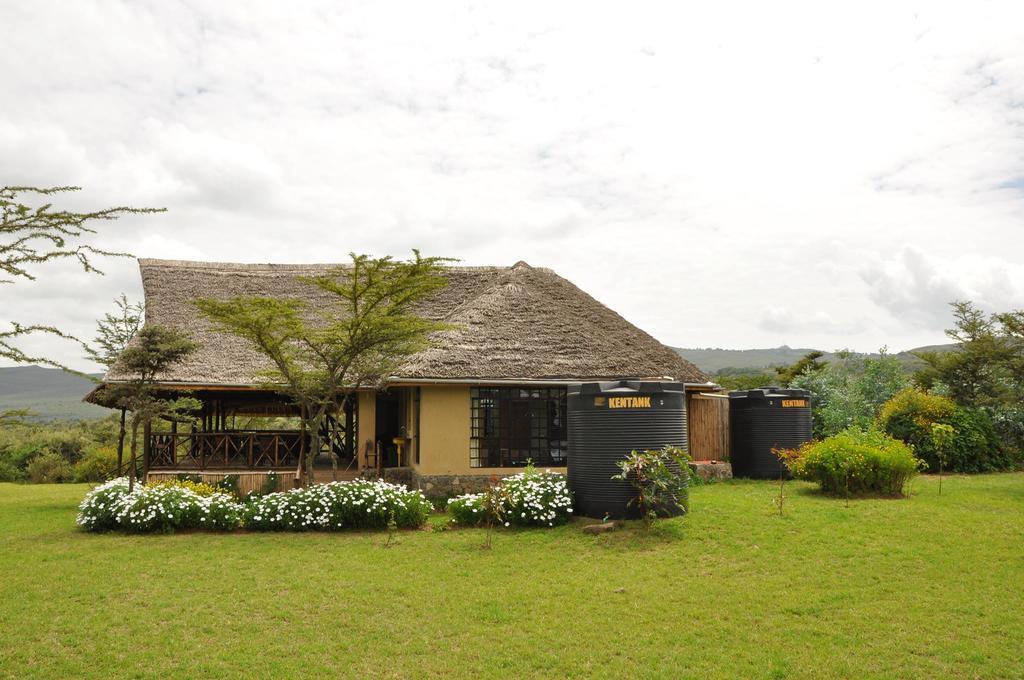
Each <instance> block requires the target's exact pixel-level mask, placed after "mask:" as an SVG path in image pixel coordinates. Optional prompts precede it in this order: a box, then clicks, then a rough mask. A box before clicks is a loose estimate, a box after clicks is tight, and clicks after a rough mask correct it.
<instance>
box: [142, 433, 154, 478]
mask: <svg viewBox="0 0 1024 680" xmlns="http://www.w3.org/2000/svg"><path fill="white" fill-rule="evenodd" d="M152 434H153V423H152V421H150V420H147V421H146V423H145V424H144V425H143V426H142V478H143V479H145V478H146V477H147V476H148V475H149V445H150V440H151V439H152V436H151V435H152Z"/></svg>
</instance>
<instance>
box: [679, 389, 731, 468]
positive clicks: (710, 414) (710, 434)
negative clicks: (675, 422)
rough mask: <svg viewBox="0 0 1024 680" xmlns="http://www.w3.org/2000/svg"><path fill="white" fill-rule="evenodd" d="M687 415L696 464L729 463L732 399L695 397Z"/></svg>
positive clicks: (690, 403)
mask: <svg viewBox="0 0 1024 680" xmlns="http://www.w3.org/2000/svg"><path fill="white" fill-rule="evenodd" d="M688 405H689V412H688V413H687V416H688V422H687V426H688V429H689V440H690V455H691V456H692V457H693V459H694V460H703V461H708V460H729V399H728V397H725V396H721V397H711V396H706V395H703V394H695V395H693V396H691V397H690V398H689V404H688Z"/></svg>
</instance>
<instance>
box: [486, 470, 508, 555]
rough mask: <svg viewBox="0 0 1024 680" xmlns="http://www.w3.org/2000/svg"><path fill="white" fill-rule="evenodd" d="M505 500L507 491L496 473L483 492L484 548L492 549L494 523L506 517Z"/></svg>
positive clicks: (506, 523)
mask: <svg viewBox="0 0 1024 680" xmlns="http://www.w3.org/2000/svg"><path fill="white" fill-rule="evenodd" d="M505 501H506V491H505V489H504V488H503V487H502V486H501V484H499V483H498V478H497V477H496V476H495V475H491V483H490V487H489V488H488V489H487V491H485V492H484V493H483V498H482V499H481V509H482V510H483V515H484V528H485V529H486V531H485V532H484V537H485V538H484V545H483V547H484V549H486V550H490V549H491V534H492V533H493V531H494V525H495V524H498V523H501V522H503V521H504V519H505ZM504 524H505V526H508V522H504Z"/></svg>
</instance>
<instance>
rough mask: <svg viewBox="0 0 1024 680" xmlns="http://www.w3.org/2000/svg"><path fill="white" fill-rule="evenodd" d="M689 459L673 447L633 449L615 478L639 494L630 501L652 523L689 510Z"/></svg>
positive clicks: (645, 519) (620, 466)
mask: <svg viewBox="0 0 1024 680" xmlns="http://www.w3.org/2000/svg"><path fill="white" fill-rule="evenodd" d="M689 462H690V459H689V456H687V455H686V452H685V451H683V450H682V449H680V448H677V447H674V446H666V447H665V448H663V449H655V450H651V451H631V452H630V454H629V455H628V456H626V458H625V460H621V461H618V462H617V463H616V465H618V466H619V469H620V470H621V471H622V472H620V473H619V474H617V475H614V476H613V477H612V479H621V480H624V481H627V482H629V483H630V484H631V485H632V486H633V488H634V489H635V490H636V497H635V498H633V499H632V500H631V501H630V502H629V504H630V506H632V507H635V508H636V509H637V510H638V511H639V512H640V516H641V517H642V518H643V519H644V521H645V522H647V523H648V525H649V524H650V522H651V521H652V520H654V519H655V518H657V517H659V516H665V515H673V514H675V513H676V512H684V513H685V512H689V510H690V495H689V481H690V465H689Z"/></svg>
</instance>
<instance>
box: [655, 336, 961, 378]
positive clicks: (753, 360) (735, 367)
mask: <svg viewBox="0 0 1024 680" xmlns="http://www.w3.org/2000/svg"><path fill="white" fill-rule="evenodd" d="M955 347H956V345H952V344H950V345H929V346H927V347H915V348H914V349H909V350H906V351H904V352H898V353H896V354H894V355H893V356H895V357H896V358H897V359H899V360H900V361H901V362H903V363H904V364H905V365H906V367H907V369H908V370H913V369H915V368H917V367H918V366H920V365H921V360H920V359H918V358H917V357H915V356H914V355H913V352H919V351H940V352H942V351H951V350H953V349H954V348H955ZM673 349H675V351H676V352H678V353H679V355H680V356H682V357H683V358H684V359H687V360H688V361H691V362H693V364H695V365H696V366H697V368H699V369H701V370H702V371H704V372H705V373H708V374H710V375H716V374H718V373H721V372H725V373H737V372H751V373H753V372H756V371H758V370H763V369H769V368H773V367H775V366H787V365H789V364H792V363H795V362H796V361H797V360H799V359H800V357H802V356H804V355H806V354H807V353H808V352H813V351H815V350H813V349H809V348H806V347H804V348H794V347H789V346H787V345H782V346H781V347H771V348H768V349H720V348H717V347H701V348H682V347H674V348H673ZM819 351H821V350H819ZM835 356H836V355H835V354H834V353H833V352H825V357H824V358H825V360H826V361H828V360H832V359H834V358H835ZM872 356H878V355H877V354H873V355H872Z"/></svg>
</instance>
